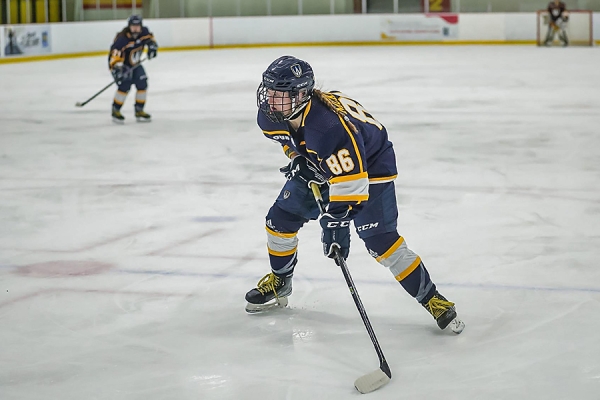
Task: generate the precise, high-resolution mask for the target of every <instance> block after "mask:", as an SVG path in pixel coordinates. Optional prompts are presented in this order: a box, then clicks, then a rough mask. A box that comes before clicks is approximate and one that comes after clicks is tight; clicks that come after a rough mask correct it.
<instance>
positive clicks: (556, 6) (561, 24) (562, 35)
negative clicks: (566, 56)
mask: <svg viewBox="0 0 600 400" xmlns="http://www.w3.org/2000/svg"><path fill="white" fill-rule="evenodd" d="M568 20H569V13H568V11H567V8H566V6H565V3H563V2H562V1H560V0H554V1H551V2H550V3H548V33H547V34H546V40H545V42H544V44H545V45H546V46H550V45H551V44H552V42H553V41H554V35H555V34H556V33H558V38H559V39H560V41H561V42H562V44H563V46H568V45H569V38H568V36H567V31H566V29H567V21H568Z"/></svg>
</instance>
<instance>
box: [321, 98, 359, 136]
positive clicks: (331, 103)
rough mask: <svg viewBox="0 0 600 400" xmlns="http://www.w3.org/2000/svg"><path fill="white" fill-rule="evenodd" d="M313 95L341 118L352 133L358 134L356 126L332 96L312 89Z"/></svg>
mask: <svg viewBox="0 0 600 400" xmlns="http://www.w3.org/2000/svg"><path fill="white" fill-rule="evenodd" d="M313 95H314V96H316V97H317V99H319V101H320V102H321V103H323V104H325V105H326V106H327V108H329V109H330V110H331V111H333V112H334V113H336V114H337V115H338V116H339V117H340V118H342V119H343V120H344V122H345V123H346V125H348V128H350V130H351V131H352V133H358V129H356V126H354V124H353V123H352V121H350V118H348V113H347V112H346V110H345V109H344V107H343V106H342V105H341V104H340V102H339V101H338V99H337V98H336V97H335V96H334V95H333V94H331V93H329V92H323V91H321V90H319V89H313Z"/></svg>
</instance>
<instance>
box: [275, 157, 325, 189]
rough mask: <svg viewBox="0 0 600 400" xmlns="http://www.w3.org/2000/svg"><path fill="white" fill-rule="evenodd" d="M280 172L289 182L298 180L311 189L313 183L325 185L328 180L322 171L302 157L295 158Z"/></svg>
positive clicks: (280, 169)
mask: <svg viewBox="0 0 600 400" xmlns="http://www.w3.org/2000/svg"><path fill="white" fill-rule="evenodd" d="M279 171H280V172H281V173H282V174H284V175H285V177H286V178H287V179H288V180H290V181H291V180H292V179H298V180H299V181H300V182H302V183H304V184H306V185H307V186H309V187H310V184H311V183H312V182H314V183H316V184H317V185H323V184H325V183H326V182H327V178H325V176H324V175H323V174H322V173H321V171H319V169H318V168H317V167H315V165H314V164H313V163H312V162H310V161H308V160H307V159H306V158H304V157H302V156H296V157H294V159H293V160H292V161H291V162H290V163H289V164H288V165H286V166H285V167H281V168H279Z"/></svg>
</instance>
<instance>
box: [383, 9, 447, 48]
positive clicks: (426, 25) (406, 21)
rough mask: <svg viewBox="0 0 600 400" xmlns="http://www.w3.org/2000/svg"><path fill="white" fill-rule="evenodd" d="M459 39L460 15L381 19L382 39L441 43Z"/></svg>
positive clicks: (419, 15) (409, 16)
mask: <svg viewBox="0 0 600 400" xmlns="http://www.w3.org/2000/svg"><path fill="white" fill-rule="evenodd" d="M456 38H458V14H441V13H440V14H437V13H436V14H412V15H398V16H389V15H388V16H385V17H381V39H383V40H389V41H411V42H419V41H422V42H432V41H433V42H439V41H444V40H446V39H456Z"/></svg>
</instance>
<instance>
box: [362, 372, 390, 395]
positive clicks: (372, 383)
mask: <svg viewBox="0 0 600 400" xmlns="http://www.w3.org/2000/svg"><path fill="white" fill-rule="evenodd" d="M390 380H392V378H391V377H389V376H388V375H387V374H386V373H385V372H383V370H382V369H381V368H379V369H376V370H375V371H373V372H371V373H369V374H366V375H363V376H361V377H360V378H358V379H357V380H355V381H354V387H355V388H356V390H358V391H359V392H361V393H363V394H365V393H370V392H372V391H374V390H377V389H379V388H380V387H382V386H384V385H387V383H388V382H389V381H390Z"/></svg>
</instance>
